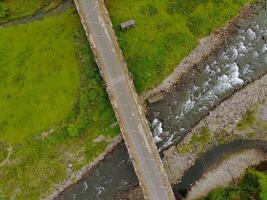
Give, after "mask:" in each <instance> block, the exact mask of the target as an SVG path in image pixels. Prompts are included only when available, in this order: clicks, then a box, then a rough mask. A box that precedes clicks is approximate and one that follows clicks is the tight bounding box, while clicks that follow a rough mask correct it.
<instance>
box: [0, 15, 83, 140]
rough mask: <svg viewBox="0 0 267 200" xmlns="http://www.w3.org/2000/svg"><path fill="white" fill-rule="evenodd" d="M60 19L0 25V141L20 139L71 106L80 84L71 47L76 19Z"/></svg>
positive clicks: (55, 120)
mask: <svg viewBox="0 0 267 200" xmlns="http://www.w3.org/2000/svg"><path fill="white" fill-rule="evenodd" d="M60 20H61V22H60V23H58V22H57V21H55V20H54V19H52V18H50V19H47V20H45V21H44V22H42V23H33V24H28V25H23V26H16V27H11V28H8V29H6V28H0V74H1V75H0V76H1V82H0V95H1V98H0V107H1V109H0V119H1V120H0V130H1V134H0V139H1V140H4V141H6V142H8V143H12V144H15V143H19V142H20V141H21V140H23V139H25V138H26V137H28V136H31V135H34V134H39V133H40V132H43V131H46V129H48V128H49V127H50V126H51V128H52V127H53V125H54V124H56V123H58V122H60V121H61V120H63V118H64V116H66V115H67V114H68V113H69V112H70V111H71V108H72V106H73V104H74V102H75V99H76V90H77V89H78V87H79V85H80V80H79V73H80V72H79V69H78V68H77V66H78V61H77V59H76V57H75V51H74V48H73V42H74V39H73V29H75V28H76V29H77V25H76V24H78V23H77V21H76V22H74V21H70V22H68V17H66V18H65V19H62V18H61V19H60ZM67 22H68V23H69V25H64V23H66V24H67ZM57 26H58V27H57ZM47 30H49V31H47Z"/></svg>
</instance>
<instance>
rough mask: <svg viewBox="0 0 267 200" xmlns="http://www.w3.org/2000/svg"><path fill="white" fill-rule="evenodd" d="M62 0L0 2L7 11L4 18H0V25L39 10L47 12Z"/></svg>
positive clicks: (12, 0) (5, 0) (9, 0)
mask: <svg viewBox="0 0 267 200" xmlns="http://www.w3.org/2000/svg"><path fill="white" fill-rule="evenodd" d="M61 2H62V0H31V1H29V0H2V1H1V2H0V3H2V4H3V5H5V6H6V7H7V9H8V12H7V13H8V14H7V16H6V17H0V24H1V23H3V22H6V21H9V20H12V19H16V18H20V17H24V16H27V15H32V14H34V13H35V12H36V11H37V10H39V9H42V8H43V9H44V10H49V9H52V8H54V7H56V6H57V5H58V4H60V3H61Z"/></svg>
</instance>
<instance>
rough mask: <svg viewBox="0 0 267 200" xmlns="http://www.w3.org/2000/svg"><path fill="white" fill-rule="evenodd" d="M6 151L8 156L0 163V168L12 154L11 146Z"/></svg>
mask: <svg viewBox="0 0 267 200" xmlns="http://www.w3.org/2000/svg"><path fill="white" fill-rule="evenodd" d="M7 150H8V155H7V157H6V159H5V160H4V161H3V162H2V163H0V167H2V166H4V165H5V164H6V162H7V161H8V160H9V158H10V156H11V154H12V151H13V148H12V146H11V145H10V146H9V147H8V149H7Z"/></svg>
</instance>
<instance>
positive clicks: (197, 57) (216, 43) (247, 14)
mask: <svg viewBox="0 0 267 200" xmlns="http://www.w3.org/2000/svg"><path fill="white" fill-rule="evenodd" d="M258 9H259V8H258V7H257V6H256V5H255V4H248V5H246V6H245V7H244V8H243V9H242V10H241V11H240V13H239V14H238V15H237V16H235V17H234V18H233V19H232V20H230V21H229V22H228V23H226V25H224V26H223V27H220V28H218V29H217V30H215V31H213V32H212V33H211V34H210V35H209V36H207V37H204V38H202V39H200V40H199V45H198V46H197V47H196V48H195V49H194V50H193V51H191V53H190V54H189V55H188V56H186V57H185V58H184V59H183V60H182V61H181V62H180V64H178V65H177V67H176V68H175V69H174V70H173V72H172V73H171V74H170V75H169V76H168V77H166V78H165V79H164V80H163V81H162V82H161V83H160V84H159V85H157V86H156V87H155V88H153V89H151V90H149V91H147V92H145V93H143V94H142V95H141V99H143V100H146V99H148V98H149V97H152V96H154V95H157V94H158V93H160V92H162V91H168V90H169V89H170V88H171V87H173V86H174V85H175V84H179V82H180V81H181V79H182V78H183V77H184V75H185V74H186V73H188V72H190V71H191V70H192V69H194V68H195V67H196V66H197V65H198V64H199V63H201V62H203V61H204V60H206V59H207V58H208V57H209V56H211V55H212V54H214V52H216V51H217V50H218V49H219V48H221V46H222V45H224V43H226V42H227V41H228V39H229V38H230V37H231V36H232V35H233V34H234V33H235V32H236V31H237V30H238V28H239V27H238V26H237V24H239V23H240V22H241V21H242V20H244V19H249V18H251V17H252V16H253V15H255V13H256V12H257V10H258Z"/></svg>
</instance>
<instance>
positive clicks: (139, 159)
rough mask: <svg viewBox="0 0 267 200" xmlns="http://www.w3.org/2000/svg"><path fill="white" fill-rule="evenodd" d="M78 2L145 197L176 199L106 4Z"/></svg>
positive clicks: (100, 2)
mask: <svg viewBox="0 0 267 200" xmlns="http://www.w3.org/2000/svg"><path fill="white" fill-rule="evenodd" d="M75 3H76V7H77V10H78V12H79V14H80V16H81V21H82V23H83V26H84V28H85V30H86V34H87V37H88V39H89V41H90V44H91V47H92V49H93V51H94V54H95V57H96V61H97V63H98V66H99V69H100V71H101V74H102V76H103V78H104V80H105V82H106V86H107V91H108V94H109V97H110V100H111V103H112V105H113V109H114V111H115V113H116V116H117V119H118V121H119V124H120V128H121V131H122V134H123V137H124V140H125V143H126V146H127V148H128V151H129V154H130V157H131V159H132V162H133V165H134V168H135V171H136V173H137V176H138V179H139V182H140V185H141V187H142V189H143V194H144V196H145V197H146V198H147V199H150V200H174V199H175V197H174V195H173V192H172V189H171V186H170V183H169V181H168V178H167V175H166V173H165V170H164V167H163V164H162V162H161V159H160V156H159V153H158V151H157V148H156V145H155V144H154V142H153V138H152V134H151V132H150V129H149V126H148V124H147V121H146V118H145V115H144V112H143V108H142V107H141V106H140V104H139V100H138V97H137V94H136V92H135V90H134V87H133V84H132V81H131V79H130V78H129V76H128V71H127V67H126V65H125V64H124V60H123V57H122V54H121V51H120V50H119V48H118V44H117V41H116V39H115V34H114V32H113V30H112V27H111V23H110V19H109V17H108V14H107V11H106V8H105V5H104V3H103V1H102V0H75ZM118 173H119V172H118Z"/></svg>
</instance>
